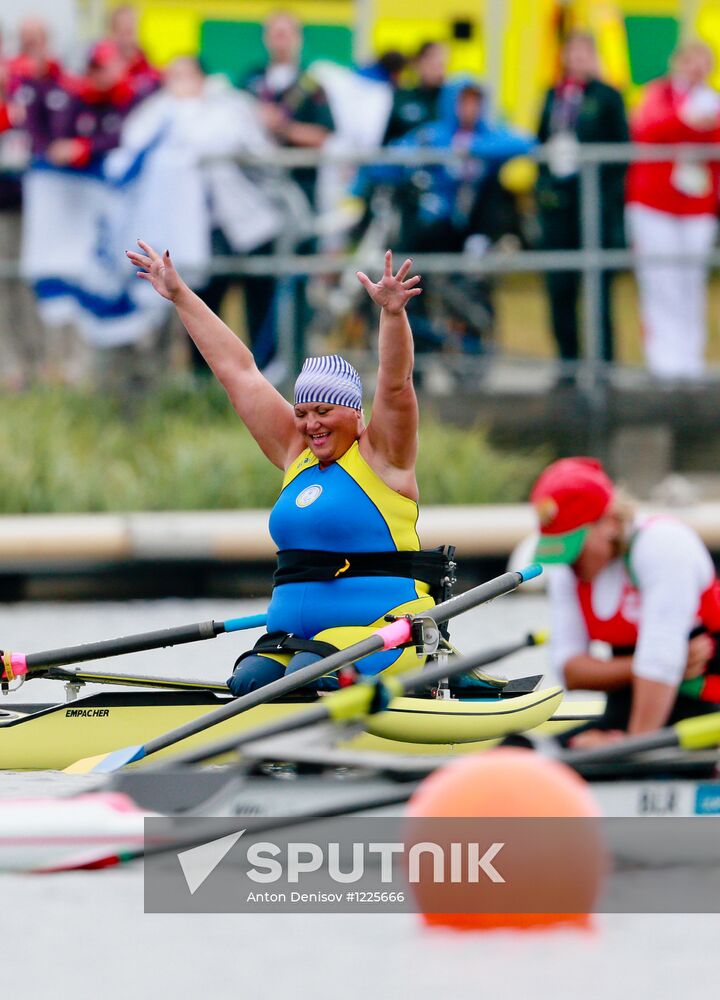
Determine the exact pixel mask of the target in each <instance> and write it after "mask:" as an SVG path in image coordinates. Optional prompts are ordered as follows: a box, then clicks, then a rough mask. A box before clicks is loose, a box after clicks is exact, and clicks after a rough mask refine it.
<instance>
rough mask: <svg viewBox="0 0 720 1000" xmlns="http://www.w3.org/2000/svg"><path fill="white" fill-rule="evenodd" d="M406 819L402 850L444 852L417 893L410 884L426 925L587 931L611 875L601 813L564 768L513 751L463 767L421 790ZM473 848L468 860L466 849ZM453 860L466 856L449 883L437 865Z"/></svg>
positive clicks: (429, 865) (432, 860) (430, 863)
mask: <svg viewBox="0 0 720 1000" xmlns="http://www.w3.org/2000/svg"><path fill="white" fill-rule="evenodd" d="M407 814H408V821H407V829H406V843H410V842H412V843H421V844H423V845H426V844H427V843H428V842H434V843H437V842H438V841H439V842H440V843H441V846H442V848H443V851H442V852H437V851H436V852H435V856H434V857H431V856H430V853H431V852H429V850H428V852H427V857H426V858H425V861H426V864H425V866H424V868H423V866H422V863H421V862H419V863H418V865H419V867H418V866H416V869H415V883H414V884H413V881H412V878H411V883H410V884H411V889H412V891H413V892H414V894H415V897H416V899H417V902H418V904H419V908H420V912H421V913H422V915H423V917H424V920H425V921H426V923H428V924H430V925H434V926H442V927H452V928H456V929H460V930H477V929H494V928H500V927H513V928H539V927H551V926H555V925H558V924H565V925H567V924H573V925H575V926H580V927H585V928H587V927H589V926H590V925H591V921H590V917H589V914H590V913H591V912H592V910H593V906H594V904H595V902H596V901H597V898H598V896H599V894H600V890H601V888H602V884H603V881H604V876H605V872H606V870H607V861H606V857H607V855H606V851H605V848H604V843H603V838H602V835H601V830H600V822H599V816H600V811H599V809H598V806H597V804H596V802H595V800H594V798H593V796H592V794H591V792H590V789H589V786H588V785H587V784H586V782H585V781H583V779H582V778H580V777H579V776H578V775H577V774H576V773H575V772H574V771H572V770H571V769H570V768H569V767H567V766H566V765H565V764H562V763H560V762H559V761H556V760H552V759H549V758H546V757H542V756H541V755H539V754H537V753H535V752H533V751H531V750H524V749H519V748H514V747H501V748H499V749H497V750H491V751H489V752H485V753H482V754H474V755H472V756H469V757H463V758H459V759H458V760H455V761H453V762H452V763H451V764H449V765H448V766H447V767H444V768H442V769H440V770H438V771H436V772H434V773H433V774H432V775H431V776H430V777H429V778H427V779H426V780H425V781H424V782H423V783H422V785H421V786H420V787H419V788H418V790H417V791H416V792H415V794H414V795H413V796H412V798H411V799H410V802H409V804H408V810H407ZM470 841H472V842H473V851H474V854H472V858H473V859H474V861H471V860H470V855H469V854H467V851H466V850H465V848H466V847H467V848H468V850H469V846H468V842H470ZM458 843H460V844H461V845H464V846H460V847H457V846H453V845H457V844H458ZM453 851H454V852H455V853H454V858H455V861H457V863H458V864H461V863H462V862H461V860H460V859H461V858H462V857H463V855H464V854H467V857H465V868H464V869H463V870H462V873H461V874H460V875H459V876H458V871H459V870H458V868H457V867H456V869H455V871H454V875H455V877H454V878H452V877H451V876H449V875H448V873H446V872H443V871H440V870H439V869H438V857H440V858H441V859H442V858H444V857H445V855H446V854H448V855H451V854H452V853H453ZM483 851H485V853H482V852H483ZM481 857H482V858H483V859H484V861H480V862H479V866H480V870H478V859H479V858H481ZM438 874H439V875H440V877H439V878H438ZM410 875H412V873H410Z"/></svg>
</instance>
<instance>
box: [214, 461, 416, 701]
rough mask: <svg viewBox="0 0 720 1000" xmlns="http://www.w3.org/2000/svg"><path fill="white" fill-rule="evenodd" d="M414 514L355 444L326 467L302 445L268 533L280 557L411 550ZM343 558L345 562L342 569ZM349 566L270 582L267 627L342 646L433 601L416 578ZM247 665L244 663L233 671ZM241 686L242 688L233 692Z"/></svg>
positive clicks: (389, 658)
mask: <svg viewBox="0 0 720 1000" xmlns="http://www.w3.org/2000/svg"><path fill="white" fill-rule="evenodd" d="M417 518H418V505H417V503H416V502H415V501H414V500H411V499H410V498H409V497H406V496H403V495H402V494H400V493H397V492H396V491H395V490H393V489H392V488H391V487H390V486H388V485H387V483H385V482H383V480H382V479H381V478H380V477H379V476H378V475H377V473H376V472H374V471H373V469H371V468H370V466H369V465H368V464H367V462H366V461H365V459H364V458H363V457H362V455H361V454H360V449H359V446H358V442H357V441H356V442H354V444H353V445H352V446H351V447H350V448H349V449H348V450H347V452H345V454H344V455H342V456H341V457H340V458H339V459H337V461H335V462H332V463H331V464H329V465H328V466H326V467H325V468H321V467H320V465H319V462H318V459H317V458H316V457H315V455H313V453H312V452H311V451H310V450H309V449H307V450H306V451H304V452H303V453H302V454H301V455H300V456H299V457H298V458H297V459H296V460H295V461H294V462H293V463H292V465H291V466H290V468H289V469H288V470H287V472H286V474H285V479H284V481H283V487H282V491H281V493H280V496H279V497H278V500H277V502H276V504H275V506H274V507H273V510H272V513H271V515H270V534H271V535H272V537H273V540H274V542H275V544H276V545H277V548H278V551H279V554H280V556H282V554H283V552H286V551H287V550H292V551H293V552H294V553H296V554H297V553H298V550H299V551H300V553H302V551H303V550H304V551H307V552H308V555H309V556H311V555H312V553H313V552H319V551H321V552H329V553H343V554H347V555H348V556H350V557H352V554H353V553H363V552H372V553H384V552H388V553H392V552H417V551H419V550H420V540H419V538H418V534H417ZM350 561H351V558H350V560H344V562H347V563H348V567H349V563H350ZM348 567H343V566H340V568H339V569H338V570H337V572H336V573H335V574H334V578H333V579H326V580H311V581H308V582H300V583H279V584H276V586H275V589H274V590H273V596H272V600H271V602H270V607H269V608H268V631H269V632H274V631H283V632H291V633H292V634H293V635H295V636H298V637H300V638H305V639H320V640H322V641H325V642H329V643H332V644H333V645H335V646H337V647H338V648H344V647H346V646H349V645H350V644H351V643H353V642H357V641H358V640H359V639H361V638H363V637H364V636H366V635H368V634H369V632H370V631H371V630H372V629H373V628H376V627H379V626H380V625H382V624H384V616H385V615H386V614H388V613H393V614H398V615H399V614H408V613H410V614H416V613H418V612H420V611H422V610H425V609H426V608H429V607H432V605H433V603H434V601H433V599H432V597H431V596H430V594H429V589H430V588H429V586H428V585H427V584H425V583H422V582H420V581H418V580H412V579H409V578H407V577H402V576H347V577H343V571H344V569H347V568H348ZM298 657H304V660H303V665H304V663H305V662H307V658H306V657H307V654H297V656H296V657H295V659H294V660H293V664H292V667H293V668H294V667H296V666H298V665H299V664H298V663H296V661H297V659H298ZM409 657H412V658H413V660H414V662H415V663H416V664H418V663H419V661H418V660H417V657H416V654H415V652H414V650H405V651H400V650H390V651H387V652H382V653H375V654H373V655H372V656H369V657H366V658H365V659H364V660H361V661H360V662H359V663H358V668H359V670H360V671H361V672H362V673H367V674H374V673H377V672H378V671H380V670H385V669H386V668H388V667H390V666H392V665H397V664H398V661H400V660H401V659H403V660H404V659H407V658H409ZM252 659H253V661H256V660H257V657H253V658H252ZM273 659H277V660H278V662H279V663H284V664H287V662H288V657H284V658H282V657H278V656H277V655H276V654H273ZM403 665H404V664H403ZM255 666H257V664H255ZM268 666H269V664H268ZM252 669H253V668H252V664H251V662H250V661H248V662H247V667H245V664H243V665H242V666H241V667H240V669H239V670H238V672H237V673H240V672H241V671H242V670H247V671H248V673H250V672H251V671H252ZM235 677H237V674H236V675H235ZM269 679H272V678H271V677H270V678H269ZM263 682H264V683H267V682H268V679H265V680H264V681H263ZM231 686H232V685H231ZM235 687H237V684H236V685H235ZM247 689H248V688H247V687H246V686H245V685H243V686H242V687H239V688H238V691H239V692H244V691H245V690H247ZM236 693H237V692H236Z"/></svg>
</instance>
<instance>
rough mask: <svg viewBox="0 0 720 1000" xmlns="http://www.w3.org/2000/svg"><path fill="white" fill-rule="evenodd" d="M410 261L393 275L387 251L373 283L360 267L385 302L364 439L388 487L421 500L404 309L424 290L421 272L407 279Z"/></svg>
mask: <svg viewBox="0 0 720 1000" xmlns="http://www.w3.org/2000/svg"><path fill="white" fill-rule="evenodd" d="M411 263H412V262H411V261H410V260H406V261H405V262H404V264H402V265H401V267H400V268H399V270H398V272H397V274H396V275H393V269H392V253H391V252H390V250H388V251H387V253H386V254H385V269H384V273H383V276H382V278H381V279H380V281H378V282H373V281H371V280H370V278H368V276H367V275H366V274H363V273H362V271H358V280H359V281H360V282H361V284H362V285H363V287H364V288H365V290H366V291H367V293H368V295H369V296H370V298H371V299H372V300H373V302H375V303H376V304H377V305H379V306H380V309H381V312H380V334H379V341H378V353H379V356H380V364H379V367H378V377H377V386H376V389H375V399H374V402H373V409H372V418H371V420H370V422H369V424H368V427H367V430H366V432H365V434H364V435H363V438H362V439H361V442H360V448H361V451H362V453H363V456H364V457H365V459H366V461H368V463H369V464H370V465H371V467H372V468H373V469H374V470H375V471H376V472H377V473H378V474H379V475H380V476H381V478H383V479H384V480H385V481H386V482H387V483H388V485H390V486H392V487H393V488H394V489H396V490H398V492H400V493H403V494H405V495H407V496H410V497H411V498H412V499H417V483H416V481H415V459H416V457H417V429H418V407H417V398H416V396H415V388H414V386H413V380H412V371H413V357H414V351H413V339H412V331H411V329H410V323H409V322H408V318H407V314H406V312H405V307H406V305H407V303H408V301H409V300H410V299H411V298H414V297H415V296H416V295H420V294H421V291H422V290H421V289H420V288H418V287H417V286H418V284H419V282H420V276H419V275H415V276H414V277H412V278H408V277H407V275H408V272H409V270H410V266H411Z"/></svg>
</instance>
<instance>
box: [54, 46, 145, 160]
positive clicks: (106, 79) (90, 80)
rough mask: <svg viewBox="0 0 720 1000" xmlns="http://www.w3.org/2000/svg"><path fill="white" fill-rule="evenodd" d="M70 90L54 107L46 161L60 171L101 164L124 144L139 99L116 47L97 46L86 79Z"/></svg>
mask: <svg viewBox="0 0 720 1000" xmlns="http://www.w3.org/2000/svg"><path fill="white" fill-rule="evenodd" d="M66 86H67V89H66V90H65V91H64V99H61V98H60V95H58V96H57V99H56V100H55V101H54V103H53V106H52V107H51V108H50V113H49V115H48V125H49V138H50V141H49V143H48V144H47V147H46V149H45V157H46V159H47V160H48V161H49V162H50V163H52V164H53V165H54V166H56V167H76V168H85V167H89V166H94V165H97V164H98V162H99V161H100V160H101V159H102V157H104V156H105V154H106V153H108V152H109V151H110V150H111V149H115V147H116V146H117V145H118V144H119V142H120V133H121V131H122V125H123V121H124V119H125V117H126V116H127V114H128V113H129V111H130V110H131V108H132V107H133V105H134V104H135V103H136V102H137V99H138V98H137V95H136V93H135V91H134V89H133V87H132V85H131V84H130V81H129V80H128V77H127V75H126V72H125V62H124V60H123V58H122V57H121V56H120V54H119V53H118V52H117V51H116V50H115V49H113V48H112V47H109V46H108V47H103V48H98V49H96V50H95V52H94V53H93V54H92V56H91V58H90V63H89V65H88V68H87V71H86V73H85V75H84V76H83V77H80V78H78V79H74V80H72V81H70V80H68V81H67V83H66Z"/></svg>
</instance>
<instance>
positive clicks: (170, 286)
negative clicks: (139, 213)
mask: <svg viewBox="0 0 720 1000" xmlns="http://www.w3.org/2000/svg"><path fill="white" fill-rule="evenodd" d="M138 246H139V247H140V249H141V250H144V251H145V252H144V253H138V252H137V251H136V250H126V251H125V254H126V256H127V258H128V260H129V261H130V262H131V263H132V264H134V265H135V267H139V268H142V270H140V271H138V272H137V276H138V278H143V279H144V280H145V281H149V282H150V284H151V285H152V286H153V288H154V289H155V291H156V292H157V293H158V294H159V295H162V297H163V298H164V299H169V300H170V302H174V301H175V299H176V298H177V297H178V295H179V294H180V292H181V291H182V289H183V288H184V287H185V283H184V282H183V280H182V278H181V277H180V275H179V274H178V273H177V271H176V270H175V265H174V264H173V262H172V261H171V259H170V251H169V250H166V251H165V253H164V254H163V255H162V256H161V255H160V254H159V253H158V252H157V250H153V248H152V247H151V246H150V244H149V243H143V241H142V240H138Z"/></svg>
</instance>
